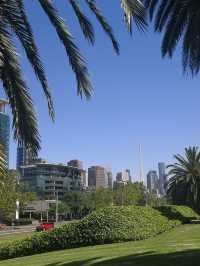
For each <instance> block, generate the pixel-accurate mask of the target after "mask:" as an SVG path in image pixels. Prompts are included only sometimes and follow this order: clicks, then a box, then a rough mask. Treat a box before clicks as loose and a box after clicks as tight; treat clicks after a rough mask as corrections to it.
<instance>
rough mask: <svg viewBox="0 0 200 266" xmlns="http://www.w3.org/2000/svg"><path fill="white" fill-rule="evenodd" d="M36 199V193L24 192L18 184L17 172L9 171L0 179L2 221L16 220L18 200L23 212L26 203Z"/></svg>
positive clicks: (0, 213)
mask: <svg viewBox="0 0 200 266" xmlns="http://www.w3.org/2000/svg"><path fill="white" fill-rule="evenodd" d="M36 199H37V196H36V194H35V193H34V192H24V190H23V187H22V186H21V184H19V182H18V173H17V171H15V170H9V171H7V172H6V174H4V175H2V177H1V178H0V219H5V218H6V219H14V218H15V210H16V200H19V202H20V209H21V210H23V207H24V205H25V204H26V203H28V202H31V201H34V200H36Z"/></svg>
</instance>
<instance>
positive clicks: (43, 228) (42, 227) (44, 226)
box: [36, 222, 54, 232]
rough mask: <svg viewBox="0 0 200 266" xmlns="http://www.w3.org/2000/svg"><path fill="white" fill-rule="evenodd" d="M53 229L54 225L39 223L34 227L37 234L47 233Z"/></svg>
mask: <svg viewBox="0 0 200 266" xmlns="http://www.w3.org/2000/svg"><path fill="white" fill-rule="evenodd" d="M53 228H54V223H45V222H44V223H41V224H40V225H38V226H37V227H36V231H37V232H41V231H48V230H51V229H53Z"/></svg>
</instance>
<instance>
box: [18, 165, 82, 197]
mask: <svg viewBox="0 0 200 266" xmlns="http://www.w3.org/2000/svg"><path fill="white" fill-rule="evenodd" d="M21 168H22V169H23V176H22V177H21V181H22V182H23V183H24V184H25V188H26V190H28V191H34V192H36V193H37V194H38V195H39V196H41V197H43V198H45V199H55V197H56V196H57V195H58V197H59V198H62V197H63V196H64V194H65V192H67V191H80V190H82V189H83V185H82V179H81V178H82V175H83V172H85V171H84V170H82V169H78V168H75V167H71V166H68V165H64V164H52V163H47V162H44V161H40V162H36V163H34V164H31V165H26V166H22V167H21Z"/></svg>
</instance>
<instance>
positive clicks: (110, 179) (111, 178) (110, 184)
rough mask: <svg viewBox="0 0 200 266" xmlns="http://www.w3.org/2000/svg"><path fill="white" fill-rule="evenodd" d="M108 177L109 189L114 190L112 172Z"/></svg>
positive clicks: (109, 172)
mask: <svg viewBox="0 0 200 266" xmlns="http://www.w3.org/2000/svg"><path fill="white" fill-rule="evenodd" d="M107 176H108V188H110V189H112V188H113V174H112V172H111V170H108V171H107Z"/></svg>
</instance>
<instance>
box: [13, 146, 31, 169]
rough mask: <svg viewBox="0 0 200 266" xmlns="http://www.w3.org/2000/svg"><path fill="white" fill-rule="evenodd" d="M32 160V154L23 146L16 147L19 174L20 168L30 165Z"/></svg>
mask: <svg viewBox="0 0 200 266" xmlns="http://www.w3.org/2000/svg"><path fill="white" fill-rule="evenodd" d="M33 160H34V156H33V154H32V152H31V151H30V150H29V149H27V148H26V147H25V146H24V145H23V144H22V145H18V147H17V170H18V171H19V172H20V171H21V169H22V168H21V167H22V166H25V165H29V164H31V162H32V161H33Z"/></svg>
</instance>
